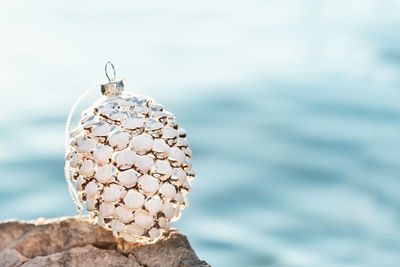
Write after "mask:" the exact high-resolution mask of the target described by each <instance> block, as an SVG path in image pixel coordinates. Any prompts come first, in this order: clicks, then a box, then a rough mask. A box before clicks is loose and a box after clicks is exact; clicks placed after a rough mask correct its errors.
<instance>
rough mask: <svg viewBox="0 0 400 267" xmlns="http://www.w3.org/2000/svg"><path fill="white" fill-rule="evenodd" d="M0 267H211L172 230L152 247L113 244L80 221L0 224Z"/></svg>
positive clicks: (105, 233)
mask: <svg viewBox="0 0 400 267" xmlns="http://www.w3.org/2000/svg"><path fill="white" fill-rule="evenodd" d="M0 266H4V267H8V266H10V267H11V266H24V267H26V266H35V267H36V266H85V267H90V266H96V267H99V266H138V267H139V266H148V267H150V266H210V265H209V264H207V263H206V262H205V261H202V260H200V259H199V258H198V257H197V256H196V254H195V252H194V251H193V249H192V248H191V246H190V244H189V241H188V240H187V238H186V236H184V235H182V234H180V233H179V232H178V231H177V230H174V229H171V230H168V232H166V233H164V235H163V237H162V238H161V239H160V240H159V241H158V242H156V243H154V244H150V245H140V244H137V243H129V242H126V241H124V240H123V239H122V238H116V237H114V236H113V234H112V233H111V232H110V231H107V230H105V229H103V228H102V227H100V226H98V225H97V224H92V223H91V222H90V221H89V218H88V217H86V216H83V217H81V218H78V217H63V218H56V219H43V218H39V219H36V220H33V221H27V222H19V221H8V222H3V223H0Z"/></svg>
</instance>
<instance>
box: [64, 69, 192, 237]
mask: <svg viewBox="0 0 400 267" xmlns="http://www.w3.org/2000/svg"><path fill="white" fill-rule="evenodd" d="M108 65H111V66H112V64H110V63H109V62H108V63H107V64H106V75H107V77H109V76H108V74H107V66H108ZM112 67H113V69H114V66H112ZM123 90H124V82H123V80H115V70H114V78H113V79H110V78H109V82H108V83H105V84H102V85H101V91H102V93H103V95H104V97H103V98H102V99H100V100H99V101H97V102H96V103H94V104H93V105H92V106H91V107H90V108H88V109H87V110H85V111H84V112H83V115H82V118H81V120H80V123H79V126H78V127H77V128H76V129H75V130H73V131H72V132H71V133H70V135H69V151H68V153H67V155H66V175H68V174H67V172H68V173H69V174H70V175H71V178H72V181H73V183H74V186H75V189H76V191H75V192H73V193H72V195H74V194H75V195H76V196H77V201H79V202H80V203H84V204H85V207H86V210H88V211H89V214H90V217H91V218H92V219H93V220H94V221H96V222H97V223H98V224H99V225H101V226H103V227H105V228H106V229H109V230H112V231H113V233H114V235H116V236H118V237H122V238H124V239H125V240H126V241H128V242H140V243H151V242H154V241H156V240H157V239H158V238H159V237H160V236H161V235H162V233H163V231H165V230H166V229H168V228H169V227H170V222H171V221H175V220H177V219H179V218H180V215H181V211H182V210H183V209H184V208H186V207H187V205H188V202H187V199H186V194H187V193H188V192H189V191H190V189H191V183H190V181H191V180H192V179H193V178H194V173H193V172H192V166H191V161H190V159H191V157H192V151H191V150H190V148H189V147H188V144H187V140H186V131H185V130H184V129H182V128H180V127H179V126H178V124H177V123H176V121H175V116H174V115H173V114H172V113H170V112H167V111H166V110H165V109H164V108H163V106H162V105H160V104H157V103H156V102H155V101H154V100H152V99H151V98H149V97H144V96H137V95H133V94H130V93H123ZM67 180H68V178H67ZM70 189H71V188H70Z"/></svg>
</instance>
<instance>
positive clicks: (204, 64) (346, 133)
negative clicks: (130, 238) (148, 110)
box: [0, 0, 400, 267]
mask: <svg viewBox="0 0 400 267" xmlns="http://www.w3.org/2000/svg"><path fill="white" fill-rule="evenodd" d="M1 6H2V7H1V9H0V36H1V37H0V38H1V40H2V41H1V42H0V57H1V60H0V95H1V104H0V182H1V186H0V206H1V211H2V212H1V213H0V219H1V220H6V219H11V218H13V219H20V220H29V219H34V218H37V217H47V218H51V217H57V216H68V215H74V214H75V209H74V206H73V204H72V201H71V200H70V199H69V195H68V190H67V186H66V183H65V180H64V176H63V165H64V147H63V145H64V139H63V138H64V127H65V121H66V118H67V115H68V113H69V109H70V108H71V106H72V104H73V103H74V101H75V100H76V99H77V98H78V97H79V95H80V94H81V93H83V92H84V91H85V90H86V88H88V87H89V86H91V85H92V84H93V83H95V82H97V81H99V80H104V79H105V76H104V70H103V66H104V64H105V62H106V61H107V60H112V61H113V63H114V64H115V66H116V68H117V76H121V77H123V78H125V79H126V81H127V90H128V91H131V92H135V93H137V94H142V95H148V96H151V97H153V98H154V99H155V100H156V101H157V102H159V103H161V104H163V105H164V106H165V107H166V109H167V110H169V111H171V112H173V113H174V114H175V115H176V117H177V119H178V122H179V124H180V126H181V127H183V128H185V129H186V130H187V132H188V138H189V144H190V146H191V148H192V150H193V152H194V159H193V166H194V169H195V171H196V174H197V177H196V179H195V180H194V181H193V190H192V192H191V193H190V194H189V201H190V205H189V208H188V209H187V210H186V211H184V212H183V215H182V217H181V220H180V221H179V222H177V223H175V224H174V225H173V226H174V227H177V228H178V229H179V231H181V232H182V233H184V234H186V235H187V236H188V238H189V241H190V243H191V244H192V246H193V248H194V250H195V251H196V253H197V255H198V256H199V257H200V258H202V259H205V260H206V261H207V262H209V263H210V264H211V265H212V266H276V267H286V266H287V267H289V266H293V267H295V266H296V267H297V266H305V267H313V266H315V267H330V266H341V267H356V266H357V267H375V266H376V267H396V266H400V35H399V29H400V16H399V10H400V3H399V2H398V1H390V0H389V1H379V0H368V1H345V0H337V1H306V0H301V1H288V0H285V1H261V0H260V1H211V0H206V1H184V2H183V1H113V2H108V1H85V2H82V1H77V0H72V1H65V2H54V1H43V2H40V3H39V2H36V1H35V2H32V1H1ZM99 97H100V91H99V90H94V91H93V92H92V93H91V94H90V96H89V97H87V98H86V99H85V101H84V102H83V103H82V104H81V105H80V106H79V108H78V112H77V113H76V114H75V116H74V122H73V123H75V124H76V123H77V121H78V118H79V116H80V114H79V113H80V112H81V111H82V110H83V109H84V108H85V107H87V106H88V105H90V104H91V103H92V102H93V101H94V100H96V99H97V98H99Z"/></svg>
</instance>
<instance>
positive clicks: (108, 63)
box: [104, 61, 115, 82]
mask: <svg viewBox="0 0 400 267" xmlns="http://www.w3.org/2000/svg"><path fill="white" fill-rule="evenodd" d="M108 65H111V68H112V70H113V78H112V79H111V78H110V76H109V75H108ZM104 71H105V72H106V76H107V79H108V82H112V81H115V67H114V64H112V63H111V61H107V63H106V65H105V66H104Z"/></svg>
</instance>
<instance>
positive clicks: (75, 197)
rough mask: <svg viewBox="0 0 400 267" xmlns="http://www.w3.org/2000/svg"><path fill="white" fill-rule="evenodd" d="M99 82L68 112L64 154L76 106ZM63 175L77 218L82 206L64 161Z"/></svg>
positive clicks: (67, 146)
mask: <svg viewBox="0 0 400 267" xmlns="http://www.w3.org/2000/svg"><path fill="white" fill-rule="evenodd" d="M100 84H101V82H97V83H95V84H94V85H92V86H91V87H89V88H88V89H86V91H85V92H83V93H82V94H81V95H80V96H79V98H78V99H77V100H76V101H75V103H74V105H73V106H72V108H71V111H70V112H69V115H68V118H67V122H66V124H65V154H67V153H69V142H70V140H69V139H70V138H69V126H70V124H71V119H72V115H73V114H74V112H75V109H76V108H77V106H78V105H79V103H80V102H81V101H82V100H83V99H84V98H85V97H86V96H87V95H88V94H89V93H90V92H91V91H93V89H95V88H99V86H100ZM64 174H65V180H66V181H67V185H68V191H69V194H70V196H71V199H72V201H73V202H74V204H75V206H76V208H77V214H78V216H81V215H82V204H81V202H80V201H79V197H78V194H77V193H76V191H75V189H74V186H73V184H72V181H71V170H70V167H69V165H68V161H65V165H64Z"/></svg>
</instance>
